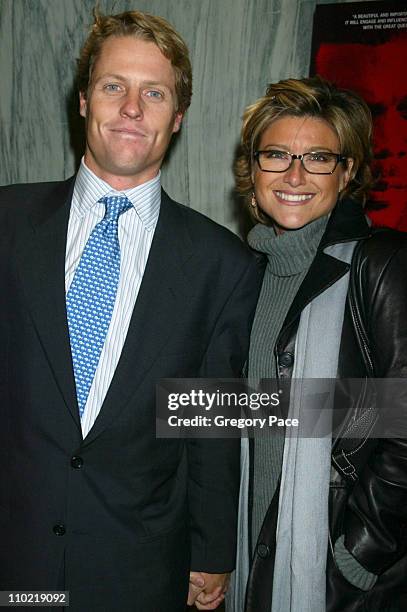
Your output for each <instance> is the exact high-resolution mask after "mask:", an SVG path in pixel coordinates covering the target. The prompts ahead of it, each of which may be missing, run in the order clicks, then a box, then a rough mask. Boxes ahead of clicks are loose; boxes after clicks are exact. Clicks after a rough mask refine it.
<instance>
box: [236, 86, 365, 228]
mask: <svg viewBox="0 0 407 612" xmlns="http://www.w3.org/2000/svg"><path fill="white" fill-rule="evenodd" d="M285 116H293V117H305V116H307V117H315V118H317V119H323V120H324V121H326V122H327V123H328V124H329V125H330V126H331V128H332V129H333V130H334V132H335V133H336V134H337V136H338V140H339V145H340V153H341V154H342V155H343V156H344V157H347V158H352V160H353V165H352V169H351V172H350V179H349V182H348V184H347V186H346V187H345V189H344V190H343V191H342V192H341V195H340V197H341V198H342V197H344V196H345V195H347V196H349V197H352V198H354V199H355V200H358V201H360V202H361V204H362V205H364V204H365V202H366V198H367V194H368V192H369V190H370V189H371V186H372V182H373V181H372V173H371V170H370V162H371V160H372V131H373V128H372V117H371V113H370V110H369V108H368V106H367V104H366V103H365V102H364V101H363V100H362V98H360V96H358V95H357V94H356V93H354V92H352V91H348V90H346V89H340V88H338V87H336V86H335V85H333V84H332V83H330V82H329V81H327V80H325V79H323V78H322V77H319V76H316V77H311V78H306V79H285V80H283V81H279V82H278V83H273V84H271V85H269V86H268V88H267V91H266V95H265V96H264V97H262V98H260V99H259V100H257V101H256V102H254V103H253V104H251V105H250V106H248V107H247V108H246V110H245V112H244V115H243V125H242V132H241V144H240V152H239V155H238V158H237V160H236V163H235V178H236V189H237V192H238V193H239V194H240V195H241V196H243V197H244V198H245V200H246V202H247V204H249V210H250V214H251V216H252V217H253V219H254V220H255V221H257V222H260V223H264V224H269V223H270V219H269V218H268V217H267V215H265V214H264V213H262V211H261V210H259V207H255V208H254V207H253V206H251V205H250V203H251V198H252V194H253V181H252V174H253V165H254V163H255V160H254V154H255V152H256V150H257V148H258V146H259V142H260V139H261V136H262V134H263V132H264V131H265V130H266V129H267V128H268V127H269V126H270V124H271V123H272V122H273V121H276V120H277V119H280V118H281V117H285Z"/></svg>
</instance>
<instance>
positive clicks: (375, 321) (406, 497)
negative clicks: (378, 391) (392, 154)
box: [343, 232, 407, 575]
mask: <svg viewBox="0 0 407 612" xmlns="http://www.w3.org/2000/svg"><path fill="white" fill-rule="evenodd" d="M358 273H359V274H360V284H359V287H360V291H361V293H362V295H361V297H362V304H363V308H364V320H365V322H366V323H367V334H368V338H369V341H370V348H371V354H372V357H373V365H374V370H375V376H376V377H377V378H407V316H406V307H407V234H401V233H397V232H383V233H378V234H376V235H374V236H373V237H372V238H371V239H369V240H367V241H366V243H365V246H364V252H363V257H362V259H361V265H360V269H359V270H358ZM403 387H404V385H403ZM406 388H407V381H406ZM403 393H404V397H401V398H399V402H398V413H397V418H398V419H399V422H400V423H401V424H402V426H403V429H404V431H405V430H406V426H407V390H406V391H405V392H404V391H403ZM387 404H389V403H387ZM380 406H381V408H380V409H381V410H382V409H385V410H386V411H387V409H388V408H389V405H387V406H386V403H385V402H383V401H382V402H381V403H380ZM343 527H344V534H345V546H346V548H347V549H348V550H349V552H350V553H351V554H352V555H353V556H354V557H355V559H356V560H357V561H359V563H361V565H362V566H363V567H365V568H366V569H367V570H369V571H370V572H372V573H374V574H377V575H380V574H382V573H383V572H384V571H386V570H387V569H388V568H389V567H390V566H392V565H393V564H394V563H396V562H397V561H398V560H399V559H400V558H401V557H402V556H403V555H405V554H406V552H407V439H406V438H401V437H400V438H393V439H385V438H382V439H380V440H379V441H378V443H377V445H376V446H375V449H374V451H373V453H372V454H371V456H370V458H369V460H368V461H367V463H366V464H365V466H364V468H363V471H362V472H361V473H360V475H359V479H358V481H357V482H356V484H355V486H354V488H353V490H352V492H351V494H350V496H349V499H348V504H347V508H346V512H345V517H344V523H343Z"/></svg>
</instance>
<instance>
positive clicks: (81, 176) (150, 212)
mask: <svg viewBox="0 0 407 612" xmlns="http://www.w3.org/2000/svg"><path fill="white" fill-rule="evenodd" d="M107 195H125V196H126V197H127V198H128V199H129V200H130V202H131V203H132V205H133V207H134V208H135V210H136V212H137V215H138V216H139V217H140V220H141V222H142V223H143V225H144V226H145V228H146V229H147V230H149V231H150V230H152V229H153V228H154V227H155V225H156V223H157V219H158V215H159V212H160V204H161V172H158V174H157V176H155V177H154V178H153V179H151V180H150V181H147V182H146V183H143V184H142V185H138V186H137V187H132V188H131V189H125V190H123V191H116V190H115V189H113V187H111V186H110V185H109V184H108V183H106V182H105V181H104V180H103V179H101V178H99V177H98V176H96V174H95V173H94V172H92V170H90V169H89V168H88V167H87V165H86V164H85V161H84V159H83V158H82V161H81V165H80V167H79V170H78V174H77V175H76V180H75V187H74V191H73V197H72V211H73V213H74V214H75V215H76V216H78V217H83V216H84V215H86V214H87V213H88V212H89V211H90V210H91V208H93V206H95V205H96V203H97V202H98V201H99V200H100V198H103V197H104V196H107Z"/></svg>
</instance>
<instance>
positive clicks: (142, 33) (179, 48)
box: [77, 10, 192, 113]
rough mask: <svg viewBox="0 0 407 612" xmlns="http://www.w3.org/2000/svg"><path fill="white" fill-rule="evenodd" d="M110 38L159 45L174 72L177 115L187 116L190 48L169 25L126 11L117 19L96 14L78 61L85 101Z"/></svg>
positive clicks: (79, 82)
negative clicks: (106, 41) (107, 40)
mask: <svg viewBox="0 0 407 612" xmlns="http://www.w3.org/2000/svg"><path fill="white" fill-rule="evenodd" d="M111 36H134V37H136V38H139V39H141V40H146V41H150V42H153V43H155V44H156V45H157V47H158V48H159V49H160V51H161V53H162V54H163V55H164V56H165V57H166V58H167V59H169V60H170V62H171V64H172V66H173V68H174V73H175V90H176V94H177V111H179V112H181V113H184V112H185V111H186V110H187V108H188V107H189V105H190V104H191V96H192V69H191V62H190V59H189V52H188V48H187V46H186V44H185V42H184V41H183V39H182V38H181V36H180V35H179V34H178V32H176V31H175V30H174V28H173V27H172V25H171V24H170V23H168V21H166V20H165V19H163V18H162V17H156V16H154V15H148V14H147V13H141V12H139V11H127V12H124V13H120V14H118V15H102V14H100V13H99V12H98V11H97V10H95V11H94V23H93V26H92V27H91V29H90V33H89V35H88V38H87V39H86V41H85V43H84V45H83V47H82V50H81V53H80V57H79V59H78V61H77V84H78V88H79V91H80V92H82V93H83V94H84V95H85V97H86V95H87V91H88V87H89V82H90V78H91V74H92V68H93V66H94V64H95V61H96V60H97V58H98V57H99V55H100V52H101V49H102V46H103V43H104V41H105V40H106V39H108V38H110V37H111Z"/></svg>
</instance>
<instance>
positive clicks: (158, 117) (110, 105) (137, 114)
mask: <svg viewBox="0 0 407 612" xmlns="http://www.w3.org/2000/svg"><path fill="white" fill-rule="evenodd" d="M176 107H177V99H176V91H175V74H174V70H173V67H172V65H171V62H170V60H168V59H167V58H166V57H165V56H164V55H163V54H162V53H161V51H160V49H159V48H158V47H157V46H156V45H155V44H154V43H152V42H149V41H145V40H140V39H137V38H135V37H132V36H121V37H111V38H108V39H107V40H106V41H105V42H104V43H103V46H102V49H101V53H100V55H99V57H98V58H97V60H96V62H95V64H94V66H93V69H92V73H91V78H90V84H89V90H88V95H87V97H85V96H84V94H83V93H81V94H80V114H81V115H82V116H83V117H86V151H85V162H86V165H87V166H88V167H89V168H90V169H91V170H92V171H93V172H94V173H95V174H96V175H97V176H99V177H100V178H102V179H103V180H104V181H106V182H107V183H109V185H111V186H112V187H114V188H115V189H117V190H122V189H127V188H130V187H135V186H136V185H140V184H142V183H144V182H146V181H148V180H150V179H152V178H153V177H154V176H156V174H157V172H158V170H159V169H160V166H161V163H162V161H163V158H164V155H165V152H166V150H167V148H168V145H169V142H170V140H171V136H172V134H173V133H174V132H178V130H179V129H180V126H181V120H182V113H180V112H177V111H176Z"/></svg>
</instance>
